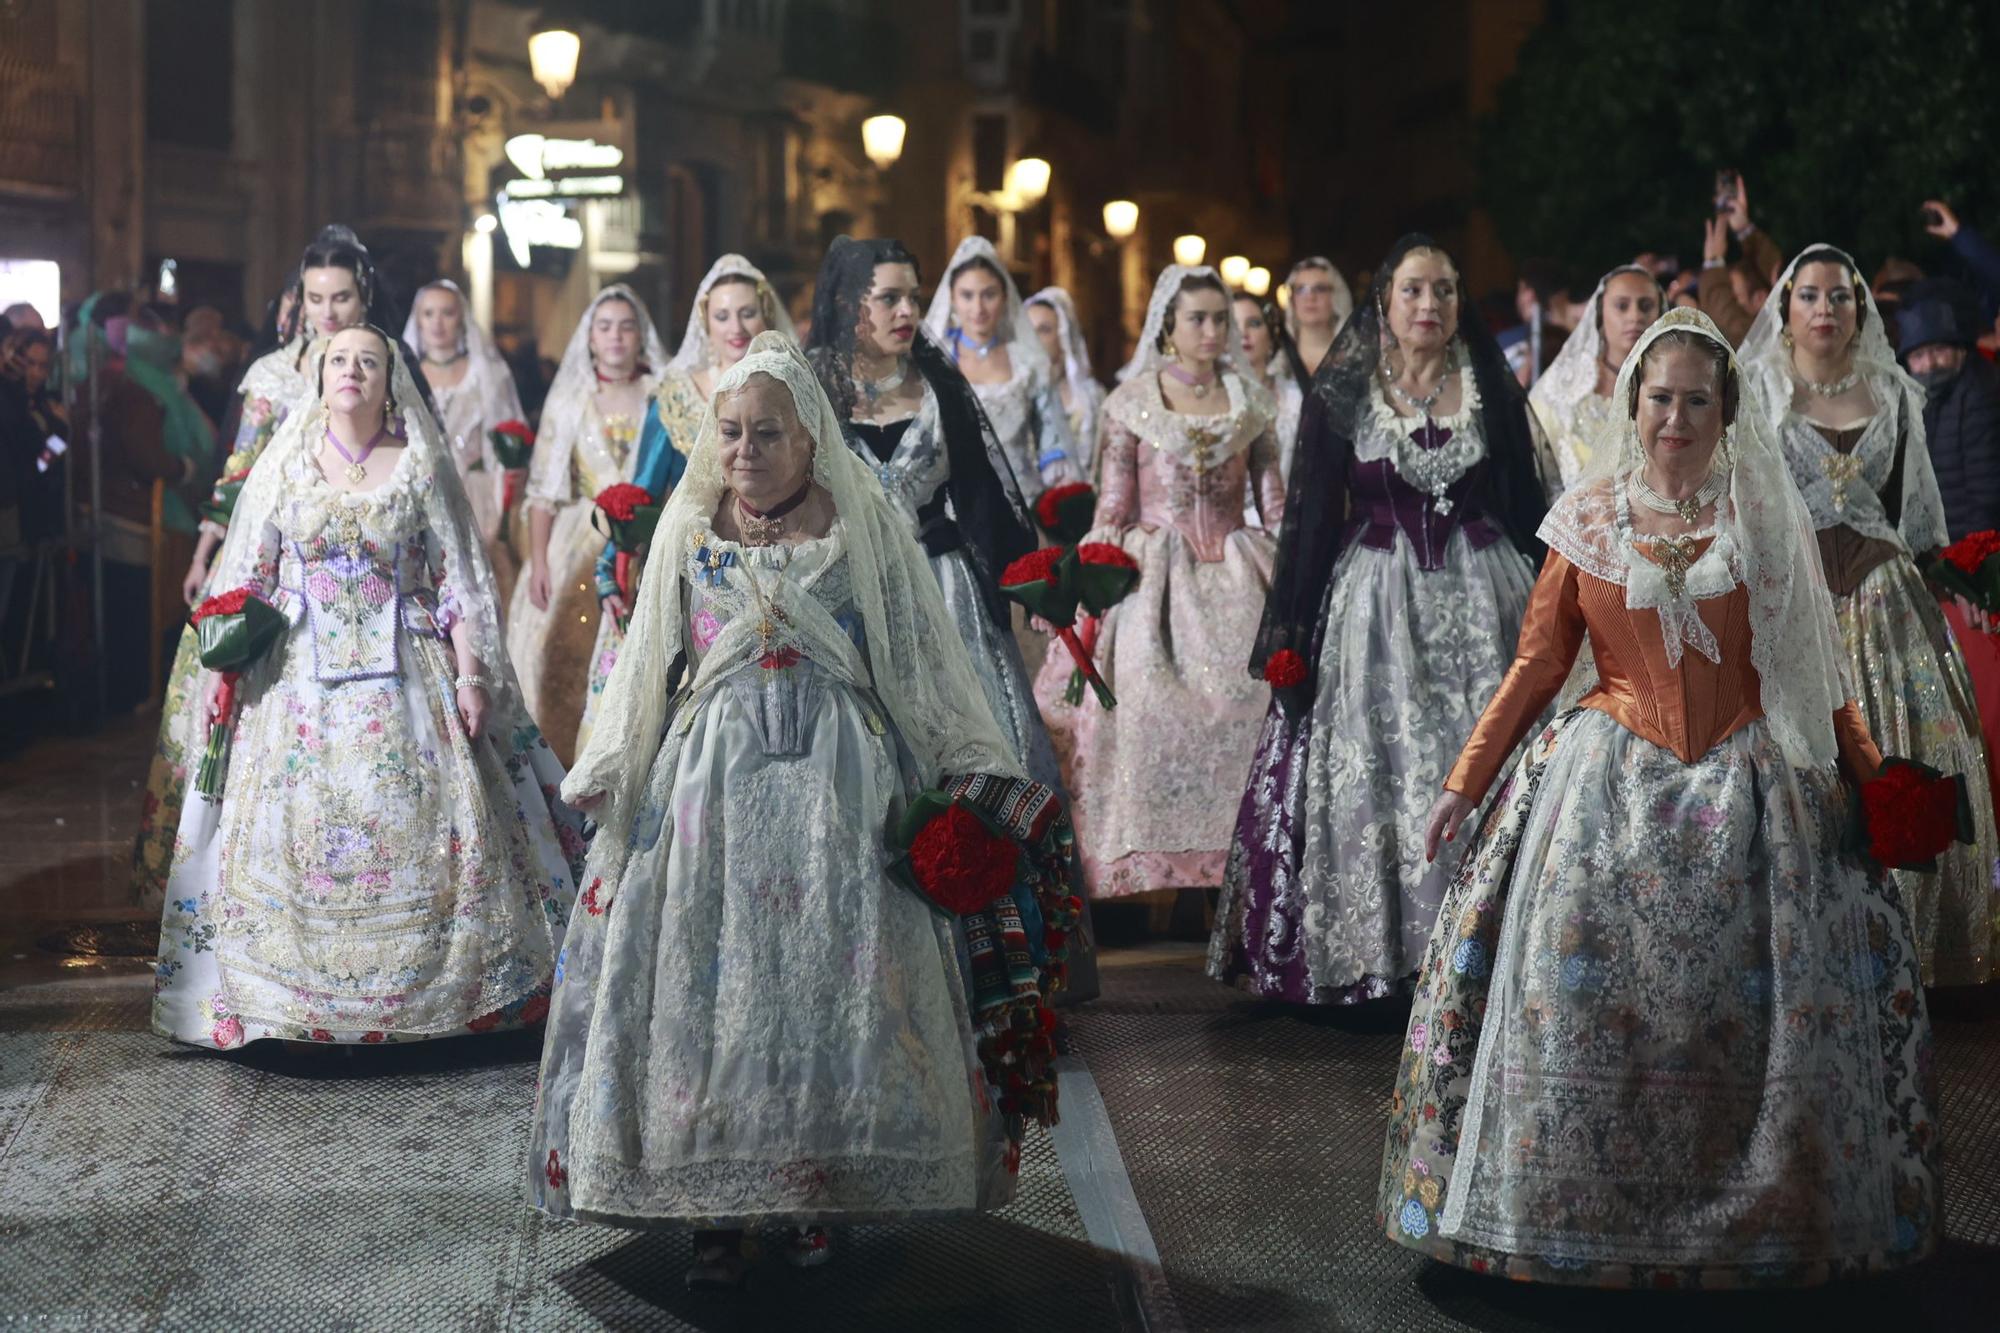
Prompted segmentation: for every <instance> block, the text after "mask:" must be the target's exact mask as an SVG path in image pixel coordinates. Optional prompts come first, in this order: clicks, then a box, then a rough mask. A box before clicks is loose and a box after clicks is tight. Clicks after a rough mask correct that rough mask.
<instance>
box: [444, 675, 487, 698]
mask: <svg viewBox="0 0 2000 1333" xmlns="http://www.w3.org/2000/svg"><path fill="white" fill-rule="evenodd" d="M452 688H453V689H455V690H478V691H480V692H481V693H482V694H491V693H493V682H492V681H490V680H488V679H487V678H486V677H484V676H476V675H475V676H460V677H459V678H458V679H457V680H455V681H453V682H452Z"/></svg>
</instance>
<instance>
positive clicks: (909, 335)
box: [857, 264, 917, 356]
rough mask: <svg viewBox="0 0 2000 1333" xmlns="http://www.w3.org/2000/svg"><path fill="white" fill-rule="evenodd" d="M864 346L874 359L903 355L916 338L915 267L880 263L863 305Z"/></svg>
mask: <svg viewBox="0 0 2000 1333" xmlns="http://www.w3.org/2000/svg"><path fill="white" fill-rule="evenodd" d="M857 331H858V332H859V334H860V335H861V345H862V347H863V348H864V349H865V350H866V351H867V352H868V353H870V354H871V355H874V356H904V355H907V354H908V353H909V350H910V344H911V343H913V342H915V341H916V338H917V270H916V266H915V265H913V264H877V265H876V266H875V281H874V283H873V285H872V286H870V287H869V289H868V296H867V299H865V300H864V301H862V303H861V327H860V328H859V330H857Z"/></svg>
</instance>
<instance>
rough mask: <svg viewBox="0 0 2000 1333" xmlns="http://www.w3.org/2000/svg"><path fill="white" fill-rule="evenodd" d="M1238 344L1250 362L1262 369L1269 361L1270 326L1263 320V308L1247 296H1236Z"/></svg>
mask: <svg viewBox="0 0 2000 1333" xmlns="http://www.w3.org/2000/svg"><path fill="white" fill-rule="evenodd" d="M1236 331H1237V333H1238V334H1239V335H1240V336H1239V337H1238V339H1237V343H1238V345H1239V346H1240V347H1241V348H1242V349H1243V355H1244V357H1245V358H1246V359H1248V360H1249V362H1250V364H1251V365H1253V366H1255V367H1256V368H1257V369H1258V370H1260V371H1261V370H1263V369H1264V367H1265V366H1267V365H1269V364H1270V363H1271V327H1270V325H1268V324H1266V323H1265V322H1264V308H1263V306H1261V305H1259V304H1258V303H1257V302H1256V301H1255V300H1254V299H1252V298H1251V297H1248V296H1239V297H1237V298H1236Z"/></svg>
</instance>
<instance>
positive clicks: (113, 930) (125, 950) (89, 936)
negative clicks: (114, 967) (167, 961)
mask: <svg viewBox="0 0 2000 1333" xmlns="http://www.w3.org/2000/svg"><path fill="white" fill-rule="evenodd" d="M36 943H38V944H39V945H40V946H41V947H42V948H43V949H46V950H47V951H48V952H50V953H60V954H84V955H88V956H92V957H99V958H151V957H152V956H153V955H154V954H157V953H158V952H159V951H160V923H159V922H157V921H102V922H93V923H91V924H88V925H80V926H64V927H63V928H62V929H61V930H57V931H54V932H51V933H50V934H47V935H44V936H42V938H41V939H40V940H38V941H36Z"/></svg>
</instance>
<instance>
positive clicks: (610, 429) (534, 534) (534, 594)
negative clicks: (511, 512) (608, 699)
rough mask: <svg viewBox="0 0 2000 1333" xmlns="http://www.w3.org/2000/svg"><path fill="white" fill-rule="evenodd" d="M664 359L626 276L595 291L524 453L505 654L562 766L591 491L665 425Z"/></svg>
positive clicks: (581, 653)
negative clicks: (658, 390)
mask: <svg viewBox="0 0 2000 1333" xmlns="http://www.w3.org/2000/svg"><path fill="white" fill-rule="evenodd" d="M666 363H667V355H666V350H665V349H664V348H662V347H661V346H660V336H659V334H658V333H656V332H655V331H654V329H653V317H652V315H651V314H649V313H648V312H647V310H646V303H645V302H644V301H641V300H640V299H639V296H638V294H637V293H636V292H634V291H633V290H632V289H631V288H630V287H627V286H625V285H624V284H623V283H613V284H611V285H610V286H608V287H606V288H605V289H604V290H603V291H600V292H599V293H598V294H597V295H596V297H595V298H593V299H592V301H591V303H590V308H589V309H588V310H585V311H584V312H583V318H582V319H580V320H578V321H577V324H576V332H575V333H574V334H572V335H570V340H569V346H568V347H567V348H566V349H565V350H564V351H563V359H562V364H561V365H560V366H559V367H558V368H557V370H556V377H555V379H554V380H553V381H551V382H550V384H549V396H548V400H547V401H546V402H544V403H543V404H542V420H541V429H540V431H538V432H537V433H536V436H535V451H534V453H532V454H530V455H529V458H528V544H529V565H528V570H527V573H526V576H525V577H524V578H522V579H521V581H520V583H519V585H518V586H517V587H516V588H515V590H514V600H513V602H512V604H511V606H510V608H509V610H508V614H507V651H508V653H509V654H510V655H511V656H512V657H513V659H514V668H515V670H516V671H518V672H519V673H520V677H521V695H522V697H523V698H524V699H526V700H527V704H528V712H529V713H530V714H532V715H533V717H534V719H535V721H536V723H537V724H538V725H539V726H540V727H541V729H542V734H543V735H544V736H546V737H548V742H549V745H550V747H551V748H552V749H554V750H555V752H556V757H557V758H558V759H561V760H563V761H564V762H565V763H567V762H568V761H569V758H570V756H571V755H573V754H574V753H575V752H576V733H577V727H578V725H579V724H580V723H581V722H582V721H583V708H584V699H585V697H586V695H587V694H588V693H589V688H590V668H591V658H592V653H591V648H592V646H593V645H594V644H595V643H596V641H597V622H598V618H599V604H598V596H597V577H596V566H597V555H598V552H599V551H600V550H602V549H603V546H604V538H603V537H602V536H601V535H600V534H599V533H598V531H597V529H596V528H594V527H593V526H592V525H591V521H590V516H591V513H592V512H593V510H594V508H595V502H596V500H597V497H598V495H599V494H601V493H602V492H603V491H604V489H605V488H606V487H608V486H615V485H617V484H618V483H620V482H629V481H631V480H632V473H633V469H634V468H635V467H637V466H638V462H639V458H640V456H641V455H642V454H646V453H648V452H650V451H651V450H652V449H655V448H657V447H659V444H660V440H659V439H657V438H656V437H659V436H663V435H664V434H665V433H666V428H665V427H664V426H663V425H662V424H661V422H660V405H659V402H658V401H657V400H656V399H655V398H654V396H653V390H654V387H655V385H656V384H657V383H658V381H657V379H656V377H657V376H658V375H659V373H660V370H661V368H662V367H664V366H665V365H666ZM662 498H663V497H662Z"/></svg>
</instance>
